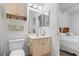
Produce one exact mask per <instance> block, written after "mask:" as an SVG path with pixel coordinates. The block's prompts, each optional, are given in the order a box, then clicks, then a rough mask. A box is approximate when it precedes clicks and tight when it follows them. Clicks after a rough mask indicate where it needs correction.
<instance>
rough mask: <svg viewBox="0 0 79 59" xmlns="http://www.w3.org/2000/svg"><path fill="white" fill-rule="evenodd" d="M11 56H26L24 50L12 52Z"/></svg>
mask: <svg viewBox="0 0 79 59" xmlns="http://www.w3.org/2000/svg"><path fill="white" fill-rule="evenodd" d="M10 56H25V53H24V50H22V49H20V50H14V51H12V52H11V54H10Z"/></svg>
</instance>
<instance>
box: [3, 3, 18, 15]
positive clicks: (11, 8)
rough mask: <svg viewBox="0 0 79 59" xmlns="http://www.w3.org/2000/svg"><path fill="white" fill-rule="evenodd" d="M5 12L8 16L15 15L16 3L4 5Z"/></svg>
mask: <svg viewBox="0 0 79 59" xmlns="http://www.w3.org/2000/svg"><path fill="white" fill-rule="evenodd" d="M4 7H5V12H6V13H9V14H13V15H16V14H17V3H5V4H4Z"/></svg>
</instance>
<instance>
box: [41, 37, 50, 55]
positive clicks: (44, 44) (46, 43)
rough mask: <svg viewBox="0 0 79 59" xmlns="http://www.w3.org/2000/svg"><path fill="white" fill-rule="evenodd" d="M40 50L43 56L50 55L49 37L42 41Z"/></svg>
mask: <svg viewBox="0 0 79 59" xmlns="http://www.w3.org/2000/svg"><path fill="white" fill-rule="evenodd" d="M42 48H43V55H46V54H48V53H50V51H51V41H50V37H46V38H44V39H43V42H42Z"/></svg>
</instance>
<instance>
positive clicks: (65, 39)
mask: <svg viewBox="0 0 79 59" xmlns="http://www.w3.org/2000/svg"><path fill="white" fill-rule="evenodd" d="M60 48H61V50H65V51H67V52H70V53H75V54H76V55H79V35H69V36H68V35H61V40H60Z"/></svg>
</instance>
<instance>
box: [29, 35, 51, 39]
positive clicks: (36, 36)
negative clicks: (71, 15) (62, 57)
mask: <svg viewBox="0 0 79 59" xmlns="http://www.w3.org/2000/svg"><path fill="white" fill-rule="evenodd" d="M28 37H29V38H32V39H35V38H44V37H50V35H45V36H42V35H36V34H30V35H29V36H28Z"/></svg>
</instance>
